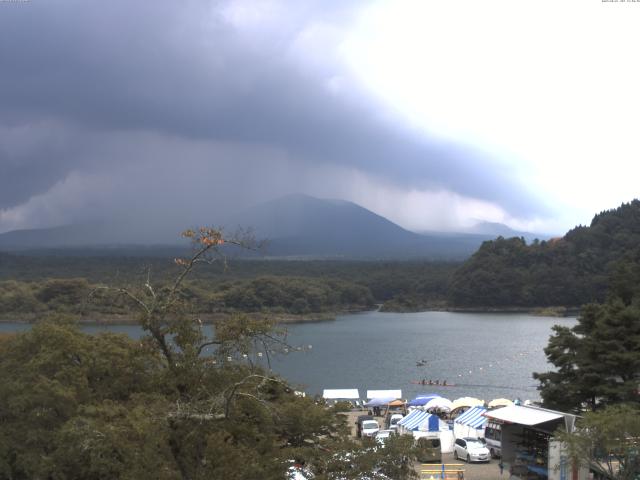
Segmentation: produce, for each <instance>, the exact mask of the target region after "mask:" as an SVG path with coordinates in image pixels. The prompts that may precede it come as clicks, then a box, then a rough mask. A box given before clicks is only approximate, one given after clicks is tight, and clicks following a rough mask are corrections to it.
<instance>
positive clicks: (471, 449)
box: [453, 437, 491, 462]
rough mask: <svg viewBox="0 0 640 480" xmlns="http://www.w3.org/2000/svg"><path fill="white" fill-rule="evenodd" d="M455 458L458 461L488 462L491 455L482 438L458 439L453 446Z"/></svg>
mask: <svg viewBox="0 0 640 480" xmlns="http://www.w3.org/2000/svg"><path fill="white" fill-rule="evenodd" d="M453 456H454V458H455V459H456V460H458V459H461V460H466V461H467V462H488V461H490V459H491V453H490V452H489V449H488V448H487V445H486V444H485V442H484V441H483V440H482V439H480V438H470V437H465V438H458V439H456V443H455V444H454V446H453Z"/></svg>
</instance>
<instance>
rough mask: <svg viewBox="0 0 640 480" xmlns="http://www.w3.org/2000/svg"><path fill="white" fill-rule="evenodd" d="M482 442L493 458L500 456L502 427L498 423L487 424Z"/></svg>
mask: <svg viewBox="0 0 640 480" xmlns="http://www.w3.org/2000/svg"><path fill="white" fill-rule="evenodd" d="M484 440H485V442H487V448H488V449H489V453H490V454H491V457H493V458H499V457H500V456H502V426H501V425H500V424H498V423H494V422H489V423H487V426H486V427H485V429H484Z"/></svg>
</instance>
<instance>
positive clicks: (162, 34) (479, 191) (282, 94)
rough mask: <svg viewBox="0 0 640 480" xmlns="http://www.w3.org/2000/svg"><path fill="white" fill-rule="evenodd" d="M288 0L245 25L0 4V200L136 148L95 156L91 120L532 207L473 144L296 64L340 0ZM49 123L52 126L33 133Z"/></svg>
mask: <svg viewBox="0 0 640 480" xmlns="http://www.w3.org/2000/svg"><path fill="white" fill-rule="evenodd" d="M292 3H293V2H287V8H289V9H290V11H288V12H287V15H286V16H285V20H281V21H279V22H276V24H274V25H272V24H269V23H268V22H266V23H265V24H264V25H263V24H261V22H258V23H257V25H254V26H252V27H251V28H246V29H244V28H242V27H238V26H237V25H233V24H232V23H230V22H229V21H228V17H225V16H224V15H223V14H222V12H223V11H224V9H225V8H228V7H229V6H230V3H227V2H224V3H222V2H216V3H208V2H198V1H188V2H175V1H171V2H168V1H167V2H164V1H154V2H142V1H126V2H125V1H109V2H106V1H96V2H91V1H86V0H84V1H68V2H55V1H50V2H49V1H48V2H44V1H35V0H34V1H32V2H28V3H17V4H0V67H1V69H2V75H0V132H2V133H3V137H2V138H5V139H6V142H7V145H8V146H7V147H6V148H1V147H0V192H1V193H0V208H7V207H11V206H15V205H19V204H21V203H23V202H25V200H27V199H28V198H30V197H31V196H33V195H35V194H38V193H42V192H45V191H46V190H47V189H48V188H50V187H52V186H53V185H54V184H55V183H56V182H59V181H61V180H62V179H64V178H65V176H66V175H68V174H69V173H70V172H73V171H83V169H95V168H102V169H106V170H108V169H109V165H108V163H109V162H114V163H118V162H119V161H120V162H122V161H127V162H130V161H135V160H131V157H129V158H127V159H126V160H123V159H118V158H113V159H107V160H105V158H104V156H99V160H96V158H95V155H92V147H93V144H92V139H93V138H94V136H93V135H92V132H102V134H104V135H108V134H109V132H112V133H118V132H155V133H156V134H159V135H161V136H162V135H166V136H168V137H179V138H183V139H192V140H193V141H217V142H231V143H238V144H247V145H255V146H265V147H269V148H276V149H281V150H282V151H284V152H286V153H287V155H289V156H290V157H291V158H299V159H300V161H304V162H306V163H309V164H316V165H323V164H335V165H344V166H349V167H354V168H357V169H359V170H362V171H364V172H368V173H370V174H373V175H375V176H378V177H379V178H383V179H385V181H388V182H392V183H395V184H397V185H400V186H403V187H417V188H444V189H448V190H451V191H454V192H457V193H459V194H461V195H465V196H470V197H475V198H479V199H484V200H489V201H494V202H496V203H499V204H500V205H501V206H502V207H503V208H505V209H506V210H508V211H511V212H512V213H514V214H516V215H528V214H532V213H535V212H536V210H537V209H538V208H539V207H538V206H537V202H536V199H535V198H534V197H533V196H532V195H530V194H527V193H526V192H525V190H524V189H523V186H522V185H520V184H515V183H514V181H513V179H512V178H510V174H509V172H499V171H496V170H495V168H493V167H492V162H491V160H490V159H489V158H487V157H484V156H483V154H481V153H480V152H477V151H473V150H471V149H465V148H464V147H461V146H458V145H452V144H446V143H443V142H440V141H435V140H433V139H429V138H426V137H424V136H422V135H418V134H417V133H410V132H409V131H408V130H407V129H405V128H404V127H403V126H401V125H392V124H390V123H389V122H384V121H382V120H380V118H381V116H383V115H382V113H384V112H383V111H382V110H381V108H382V107H380V106H376V105H375V103H373V102H372V101H371V100H370V99H368V98H366V96H365V95H364V94H358V93H357V92H354V91H346V92H337V93H336V92H333V93H332V90H331V89H330V88H329V87H328V82H329V80H330V79H331V78H332V76H333V75H339V74H340V71H339V68H338V67H337V66H332V65H326V66H325V67H324V68H321V69H318V68H305V67H304V65H301V64H302V63H304V61H303V59H301V58H300V55H297V54H296V51H295V49H293V48H292V45H294V44H295V43H296V42H298V41H299V37H298V35H299V34H300V33H301V29H302V28H303V27H304V26H306V25H308V24H309V22H310V21H311V20H316V21H326V22H327V23H337V24H339V23H340V22H343V21H348V18H349V15H350V14H351V9H350V6H349V4H348V3H347V2H342V1H336V2H326V1H322V2H307V3H304V5H302V3H303V2H295V4H299V5H296V6H291V5H289V4H292ZM258 4H259V3H258ZM307 53H308V54H309V55H313V54H314V53H317V54H318V55H321V54H323V52H313V51H309V52H307ZM334 67H335V71H332V68H334ZM48 122H52V123H54V124H56V125H59V126H60V127H59V128H60V132H63V135H62V134H61V137H62V139H61V138H60V137H59V136H55V135H54V137H55V138H51V136H49V137H48V136H47V135H46V134H44V133H43V132H42V130H43V129H44V130H47V128H48V127H47V126H48V125H49V124H50V123H48ZM29 128H32V129H33V139H34V140H33V142H32V144H30V145H27V146H26V147H24V148H18V147H12V146H11V145H12V143H16V142H17V143H20V142H23V143H24V142H26V143H30V142H29V140H28V139H25V137H24V134H23V136H22V137H20V138H18V139H17V140H16V138H15V136H16V132H17V131H18V130H20V129H23V130H24V129H27V130H28V129H29ZM54 132H55V130H54ZM101 141H102V142H104V137H103V138H102V140H101ZM140 156H141V157H144V156H145V153H144V151H142V152H140ZM151 160H152V159H151ZM140 161H145V162H148V161H150V159H149V158H140ZM158 161H160V160H158ZM163 161H164V162H167V161H170V160H166V159H165V160H163ZM175 161H180V159H175ZM212 161H213V160H212ZM99 162H106V163H107V165H96V163H99ZM265 181H268V180H267V179H265ZM238 190H241V186H239V187H238Z"/></svg>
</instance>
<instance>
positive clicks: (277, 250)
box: [0, 194, 494, 260]
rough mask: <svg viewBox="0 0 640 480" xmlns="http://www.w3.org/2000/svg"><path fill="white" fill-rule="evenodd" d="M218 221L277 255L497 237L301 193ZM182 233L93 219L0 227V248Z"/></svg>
mask: <svg viewBox="0 0 640 480" xmlns="http://www.w3.org/2000/svg"><path fill="white" fill-rule="evenodd" d="M221 220H222V221H221V222H220V221H218V222H216V223H215V224H216V225H223V226H224V227H225V229H226V230H227V231H230V232H233V231H234V230H236V228H237V227H250V228H251V229H253V230H254V232H255V236H256V237H257V238H258V239H263V238H264V239H268V240H269V242H268V247H267V248H266V250H265V252H264V254H265V255H267V256H274V257H291V258H355V259H358V258H359V259H385V258H389V259H390V258H398V259H403V258H427V259H438V260H461V259H464V258H467V257H468V256H470V255H471V254H472V253H473V252H474V251H475V250H476V249H477V248H478V247H479V246H480V245H481V243H482V242H483V241H485V240H489V239H492V238H494V237H493V236H492V235H488V234H473V233H463V234H457V233H438V232H434V233H429V234H418V233H415V232H411V231H409V230H406V229H404V228H402V227H400V226H399V225H396V224H395V223H393V222H391V221H389V220H388V219H386V218H384V217H382V216H380V215H378V214H376V213H374V212H371V211H370V210H367V209H366V208H363V207H361V206H359V205H357V204H355V203H353V202H349V201H345V200H335V199H319V198H315V197H311V196H308V195H302V194H295V195H288V196H285V197H280V198H276V199H274V200H271V201H268V202H265V203H262V204H259V205H256V206H254V207H251V208H248V209H245V210H243V211H241V212H238V213H236V214H231V215H229V216H228V217H227V218H223V219H221ZM188 226H189V225H185V228H186V227H188ZM181 240H182V239H180V237H179V233H178V232H177V231H174V230H173V228H170V226H168V225H164V226H163V225H161V226H155V227H150V226H147V225H145V224H144V223H135V222H129V223H117V222H108V223H97V222H96V223H85V224H77V225H68V226H61V227H54V228H47V229H34V230H16V231H12V232H8V233H4V234H0V249H4V250H42V249H49V248H53V249H57V248H67V249H69V248H74V249H78V248H83V249H87V248H89V249H91V250H93V251H95V250H97V249H100V248H102V249H103V253H104V252H107V253H108V252H109V251H110V249H111V250H113V252H114V254H115V253H118V251H119V249H120V248H123V247H125V246H126V248H127V252H129V254H134V253H135V249H136V246H138V247H139V248H143V247H144V250H145V252H144V254H148V252H149V249H150V248H151V247H153V246H155V248H160V246H169V247H175V248H184V246H185V245H186V244H185V242H184V241H181ZM106 247H108V249H106ZM158 251H160V250H158Z"/></svg>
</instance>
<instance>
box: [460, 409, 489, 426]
mask: <svg viewBox="0 0 640 480" xmlns="http://www.w3.org/2000/svg"><path fill="white" fill-rule="evenodd" d="M486 411H487V409H486V408H484V407H473V408H470V409H469V410H467V411H466V412H464V413H463V414H462V415H460V416H459V417H458V418H456V419H455V422H456V423H459V424H461V425H468V426H470V427H472V428H482V427H483V426H484V424H485V423H487V420H488V419H487V417H483V416H482V414H483V413H484V412H486Z"/></svg>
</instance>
